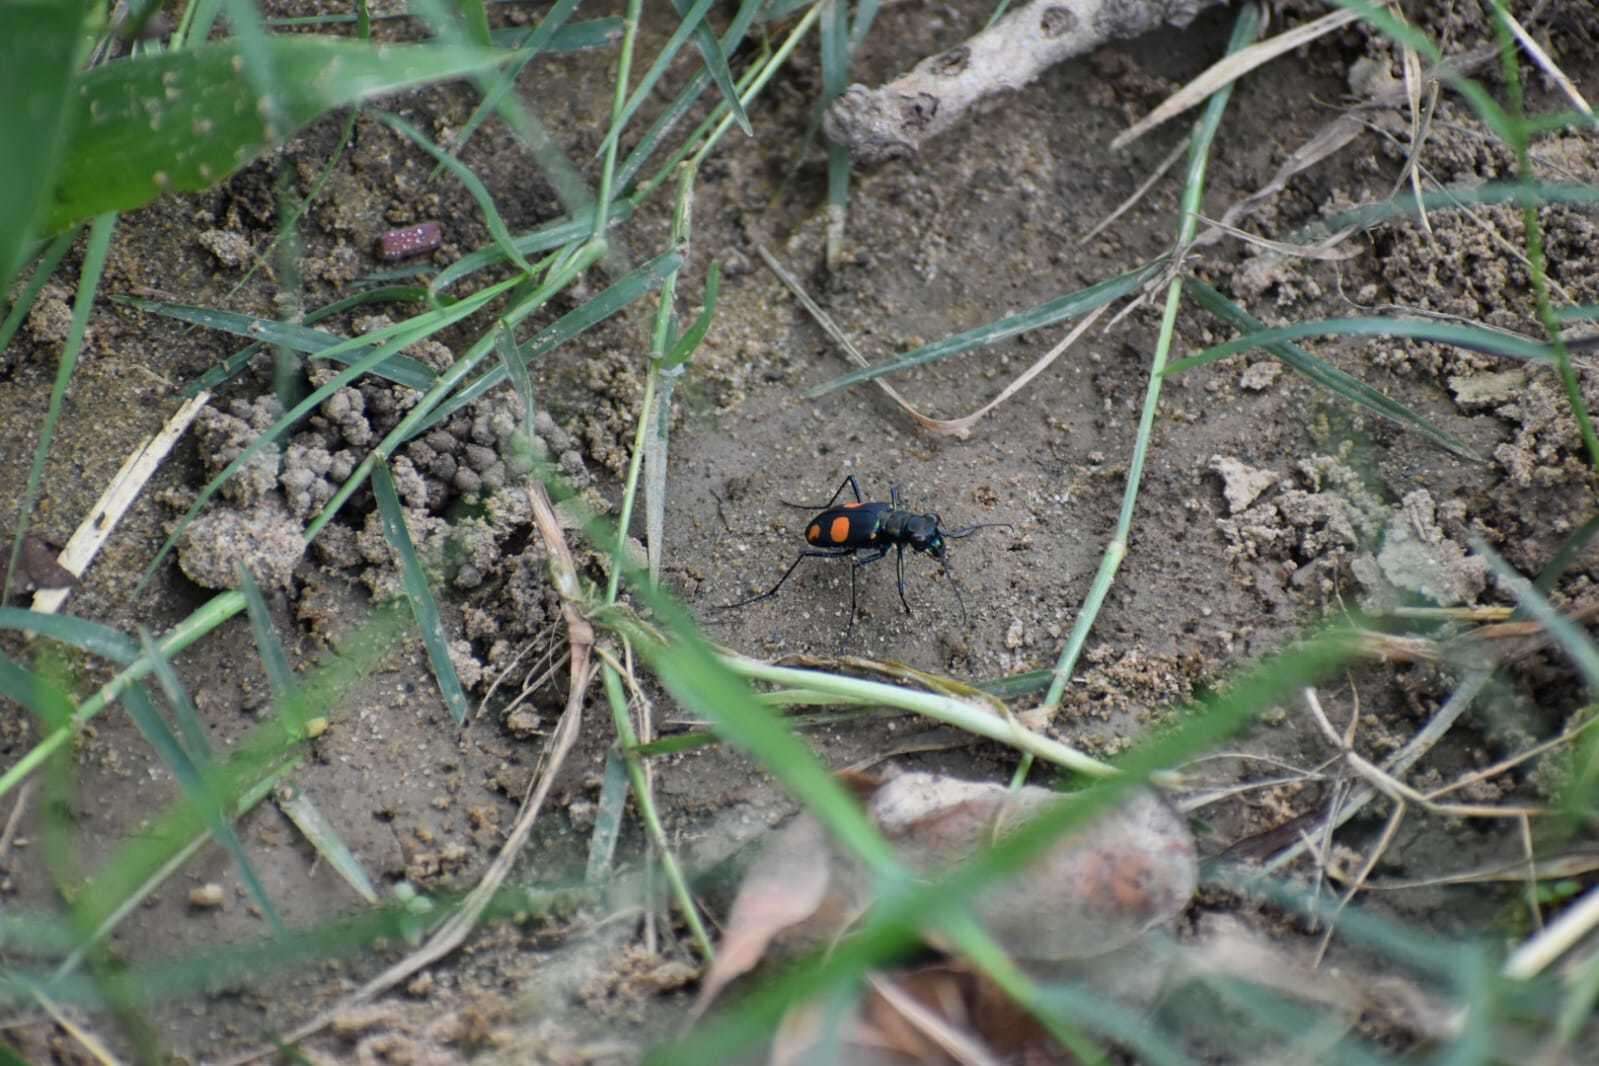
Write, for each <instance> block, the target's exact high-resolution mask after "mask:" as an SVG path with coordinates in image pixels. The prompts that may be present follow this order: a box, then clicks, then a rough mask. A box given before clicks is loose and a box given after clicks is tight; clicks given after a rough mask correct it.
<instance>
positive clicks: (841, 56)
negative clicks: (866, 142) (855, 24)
mask: <svg viewBox="0 0 1599 1066" xmlns="http://www.w3.org/2000/svg"><path fill="white" fill-rule="evenodd" d="M848 15H849V11H848V8H847V7H846V5H845V4H844V3H843V2H842V0H833V2H832V3H829V4H827V6H825V7H824V8H822V20H821V23H820V25H818V26H817V29H816V33H817V38H818V39H819V41H820V42H821V53H822V95H821V99H819V100H818V101H817V105H816V112H815V114H814V116H813V117H812V119H811V129H810V130H809V131H807V133H806V137H805V140H806V144H807V146H808V145H809V144H810V140H811V138H812V137H813V136H814V135H815V131H816V129H817V128H819V127H820V125H821V117H822V115H823V114H825V113H826V111H827V109H828V108H830V107H832V106H833V103H834V101H836V100H837V99H838V98H839V97H840V96H842V95H844V90H845V89H847V88H848V87H849V67H850V44H849V18H848ZM849 178H850V158H849V149H848V148H845V147H844V146H843V145H841V144H834V143H833V142H832V141H828V142H827V237H826V251H825V253H824V254H825V257H826V263H827V269H828V270H829V271H832V270H836V269H837V268H838V265H839V263H840V262H841V261H842V260H843V256H844V226H845V223H846V221H847V220H848V217H849Z"/></svg>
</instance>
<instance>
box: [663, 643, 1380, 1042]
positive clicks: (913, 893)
mask: <svg viewBox="0 0 1599 1066" xmlns="http://www.w3.org/2000/svg"><path fill="white" fill-rule="evenodd" d="M1357 648H1358V637H1357V635H1356V634H1355V633H1354V632H1353V631H1351V630H1348V629H1333V630H1328V631H1326V632H1324V633H1322V634H1321V635H1319V636H1317V637H1316V638H1315V639H1314V640H1311V641H1307V642H1306V643H1304V644H1301V645H1299V646H1297V647H1294V648H1291V649H1289V650H1288V651H1285V652H1283V653H1281V654H1279V655H1276V656H1273V657H1271V658H1270V659H1267V660H1266V661H1264V662H1262V663H1260V664H1258V665H1257V666H1255V667H1254V668H1253V669H1251V670H1249V671H1247V672H1246V673H1245V674H1244V675H1243V676H1242V677H1240V678H1238V679H1236V681H1235V683H1234V684H1231V685H1229V686H1228V688H1227V695H1226V696H1224V697H1221V698H1216V699H1211V700H1206V701H1202V702H1201V703H1199V704H1196V705H1195V706H1194V707H1193V708H1191V709H1190V711H1189V712H1188V713H1186V714H1184V715H1182V716H1181V719H1180V724H1179V725H1178V726H1177V727H1176V728H1174V729H1172V730H1170V731H1169V732H1166V733H1163V734H1162V735H1161V736H1160V737H1159V738H1157V739H1155V740H1152V741H1149V742H1147V743H1144V744H1141V745H1139V746H1138V747H1137V748H1135V749H1134V750H1133V751H1132V752H1130V753H1129V754H1128V755H1127V756H1126V757H1125V758H1124V759H1121V760H1119V761H1118V766H1119V768H1120V769H1121V770H1122V773H1120V774H1118V775H1117V776H1116V777H1113V778H1108V779H1106V780H1104V781H1102V782H1101V783H1100V784H1098V785H1097V786H1095V787H1094V788H1092V789H1090V790H1088V791H1086V792H1080V793H1076V794H1074V795H1073V797H1072V799H1071V801H1070V802H1063V803H1060V804H1058V805H1057V806H1056V807H1055V808H1054V809H1052V810H1050V811H1048V812H1046V813H1045V814H1043V815H1042V816H1041V817H1039V818H1037V819H1034V820H1033V821H1030V822H1028V823H1027V824H1025V825H1023V826H1021V827H1020V828H1018V829H1017V830H1016V831H1015V832H1014V833H1011V834H1009V835H1007V836H1006V837H1005V838H1004V839H1003V840H1002V841H1001V842H999V843H998V844H997V845H995V846H994V847H991V848H989V849H987V850H985V851H983V852H982V853H980V854H979V855H977V856H976V857H975V858H973V859H972V860H971V861H970V862H967V863H965V864H963V865H962V866H961V867H959V868H958V869H956V870H955V871H953V872H951V873H949V874H948V875H946V876H945V877H943V878H941V879H940V880H938V881H936V882H934V883H932V884H923V885H918V886H917V887H915V888H913V889H911V890H909V891H905V892H902V893H898V894H892V895H889V896H886V897H885V898H883V899H882V900H881V902H880V905H879V907H878V908H877V909H876V910H875V911H874V913H873V914H872V915H870V916H869V917H868V918H867V920H866V921H865V922H864V924H863V925H862V926H861V927H860V928H859V929H857V930H856V931H855V932H854V933H853V934H852V935H851V936H849V937H847V938H845V939H843V940H841V941H839V942H838V943H837V944H834V945H830V947H829V949H828V951H827V952H826V954H825V956H820V957H818V958H815V959H813V960H812V961H811V962H809V963H808V964H805V965H802V966H800V967H798V968H796V969H795V970H792V971H790V972H789V973H787V974H785V975H784V976H782V977H779V978H777V979H775V980H773V981H770V982H767V983H765V984H764V985H763V986H762V987H760V988H757V989H755V990H753V991H752V992H751V993H750V995H749V996H748V997H747V998H746V999H745V1000H743V1001H742V1002H741V1003H740V1004H739V1006H738V1008H736V1009H735V1010H734V1011H733V1012H731V1013H730V1016H725V1017H723V1018H720V1019H718V1020H717V1021H715V1022H713V1023H710V1024H701V1025H700V1026H698V1027H696V1029H695V1031H694V1032H693V1033H692V1034H691V1035H690V1036H688V1037H687V1038H685V1039H684V1040H682V1041H680V1042H679V1043H677V1044H675V1045H671V1046H668V1047H666V1048H661V1049H657V1050H656V1051H654V1052H652V1053H651V1054H650V1055H649V1056H647V1057H646V1059H645V1061H646V1063H649V1064H651V1066H677V1064H683V1066H690V1064H699V1063H705V1062H726V1061H731V1060H732V1058H733V1057H734V1056H735V1055H736V1053H737V1052H738V1050H739V1049H741V1048H743V1047H745V1046H747V1045H749V1044H750V1043H752V1042H754V1041H757V1040H761V1039H764V1038H765V1037H767V1036H769V1035H770V1033H771V1031H772V1027H773V1026H775V1025H776V1023H777V1020H778V1018H779V1017H780V1016H781V1015H782V1014H783V1012H785V1011H786V1010H788V1009H789V1008H790V1007H791V1006H792V1005H793V1004H794V1003H798V1002H804V1001H806V1000H808V999H810V998H812V997H813V996H815V995H817V994H819V993H821V992H823V991H824V990H826V989H829V988H833V987H836V986H837V985H838V984H839V983H840V982H842V981H845V980H849V979H852V978H857V977H859V975H860V974H862V973H863V972H865V970H867V969H868V968H870V967H872V966H875V965H877V964H878V963H879V961H880V960H882V959H885V958H891V957H893V956H894V955H895V954H896V953H898V952H900V951H902V950H903V949H904V948H906V947H907V946H909V945H910V944H911V943H912V942H913V941H914V940H915V938H916V931H917V930H918V929H919V928H922V927H924V926H925V925H926V922H927V920H931V919H933V918H934V917H936V916H937V915H940V914H944V913H948V912H950V911H951V910H952V909H953V908H955V907H957V906H958V905H959V901H960V900H963V899H967V898H970V896H971V895H972V894H973V893H975V892H977V891H979V890H980V889H981V888H982V887H983V886H985V885H987V884H991V883H993V882H994V881H996V880H998V879H999V878H1000V877H1002V876H1004V875H1006V874H1007V873H1010V872H1012V871H1014V870H1016V869H1019V868H1020V867H1021V866H1022V865H1024V864H1025V863H1026V862H1027V861H1028V860H1030V859H1032V858H1033V857H1034V856H1036V855H1038V854H1040V853H1041V852H1042V851H1043V850H1044V849H1045V848H1047V847H1049V846H1050V845H1052V844H1053V843H1055V842H1056V841H1058V840H1060V839H1062V838H1063V837H1064V836H1065V835H1066V833H1067V832H1069V831H1070V830H1071V829H1072V828H1073V827H1075V826H1079V825H1082V824H1084V823H1086V822H1087V821H1088V820H1089V819H1090V818H1092V817H1093V816H1095V815H1096V814H1098V813H1100V812H1101V811H1103V810H1106V809H1108V808H1109V807H1110V806H1111V805H1112V804H1113V803H1114V802H1115V801H1116V800H1117V799H1118V798H1119V797H1121V796H1122V795H1124V794H1125V793H1126V792H1127V790H1129V789H1132V788H1135V787H1138V786H1139V785H1141V784H1142V783H1143V782H1145V781H1147V780H1148V779H1149V778H1150V777H1151V776H1152V775H1153V774H1154V773H1156V772H1157V771H1158V770H1160V769H1163V768H1166V767H1170V766H1174V765H1176V764H1178V763H1180V762H1182V761H1183V760H1185V759H1187V758H1188V757H1190V756H1191V755H1192V754H1193V753H1195V752H1197V751H1200V750H1203V749H1205V748H1208V747H1210V746H1212V745H1214V744H1216V743H1218V742H1219V741H1221V740H1222V739H1224V738H1225V737H1227V736H1229V735H1231V734H1232V733H1233V732H1236V731H1237V730H1238V729H1240V728H1242V727H1243V726H1244V725H1245V724H1246V723H1247V722H1248V721H1250V720H1251V719H1252V718H1253V717H1254V716H1255V715H1256V714H1258V713H1259V712H1261V711H1263V710H1265V709H1266V708H1268V707H1271V706H1274V705H1276V704H1277V703H1280V702H1282V701H1283V700H1285V699H1287V698H1288V697H1289V696H1290V695H1291V694H1292V693H1293V692H1294V691H1296V690H1297V689H1299V688H1301V687H1303V686H1304V685H1306V684H1309V683H1312V682H1313V681H1314V679H1317V678H1320V677H1324V676H1326V675H1327V674H1328V673H1329V672H1331V671H1332V670H1334V669H1336V668H1337V667H1338V666H1339V665H1340V664H1341V663H1343V662H1345V661H1347V660H1348V659H1349V658H1351V657H1353V656H1354V655H1355V654H1356V653H1357ZM732 707H733V705H731V704H730V705H726V706H725V709H724V711H722V712H721V713H720V714H718V715H717V721H718V724H719V725H721V726H723V727H724V728H726V729H727V730H728V731H729V733H730V735H742V734H743V733H744V726H745V724H746V723H745V722H744V720H743V719H744V717H745V716H744V714H743V712H742V708H741V709H740V711H739V712H738V713H737V714H735V713H734V712H733V710H732ZM735 717H736V718H738V719H739V721H737V722H735V721H733V719H734V718H735ZM774 754H775V753H774ZM762 761H763V762H767V759H766V758H765V756H764V755H763V759H762ZM767 765H768V767H769V768H770V769H772V770H773V772H774V773H781V769H780V768H779V767H778V766H775V765H774V764H772V763H770V762H767ZM1040 1006H1041V1007H1042V1006H1043V1004H1040Z"/></svg>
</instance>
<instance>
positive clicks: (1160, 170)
mask: <svg viewBox="0 0 1599 1066" xmlns="http://www.w3.org/2000/svg"><path fill="white" fill-rule="evenodd" d="M1187 154H1188V142H1187V141H1186V140H1183V141H1178V142H1177V143H1176V145H1174V146H1173V147H1172V150H1171V151H1169V152H1167V153H1166V158H1165V159H1162V160H1161V161H1160V162H1159V163H1157V164H1156V165H1155V169H1154V170H1152V171H1150V173H1149V177H1147V178H1145V179H1144V180H1143V181H1142V182H1140V183H1139V186H1138V188H1136V189H1134V190H1133V194H1132V195H1131V196H1129V197H1128V198H1127V199H1125V200H1123V201H1122V202H1121V203H1119V204H1117V205H1116V210H1114V211H1112V212H1111V213H1110V214H1108V215H1106V216H1105V217H1104V218H1102V219H1100V220H1099V224H1098V225H1096V226H1095V227H1094V228H1093V229H1091V230H1089V231H1088V232H1087V233H1085V234H1083V235H1082V236H1081V237H1079V238H1077V243H1078V244H1087V243H1088V242H1089V241H1091V240H1093V239H1094V238H1095V237H1097V236H1099V235H1100V234H1101V233H1103V232H1104V231H1105V227H1106V226H1109V225H1110V224H1111V223H1112V222H1115V221H1116V220H1117V219H1118V218H1121V217H1122V216H1123V215H1125V214H1126V213H1127V212H1128V211H1131V210H1132V208H1133V205H1135V204H1137V203H1138V201H1140V200H1142V199H1143V198H1144V197H1145V196H1147V195H1148V194H1149V190H1150V189H1153V188H1154V187H1155V183H1156V182H1157V181H1159V180H1160V179H1161V177H1162V176H1163V175H1165V173H1166V172H1167V171H1168V170H1170V169H1171V168H1172V167H1174V166H1176V165H1177V160H1179V159H1181V158H1182V157H1183V156H1185V155H1187Z"/></svg>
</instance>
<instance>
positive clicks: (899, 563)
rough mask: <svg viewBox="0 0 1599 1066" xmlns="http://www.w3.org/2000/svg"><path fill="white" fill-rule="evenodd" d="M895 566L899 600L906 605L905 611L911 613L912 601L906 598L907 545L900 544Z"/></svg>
mask: <svg viewBox="0 0 1599 1066" xmlns="http://www.w3.org/2000/svg"><path fill="white" fill-rule="evenodd" d="M894 568H895V570H896V571H897V576H898V578H899V602H900V603H903V604H904V605H905V613H906V614H910V613H911V603H910V601H909V600H907V599H906V598H905V545H903V544H901V545H899V557H898V558H897V559H895V560H894Z"/></svg>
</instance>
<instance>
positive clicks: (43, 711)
mask: <svg viewBox="0 0 1599 1066" xmlns="http://www.w3.org/2000/svg"><path fill="white" fill-rule="evenodd" d="M0 696H4V697H5V698H6V699H8V700H12V701H14V702H16V703H20V704H21V705H22V706H23V708H24V709H25V710H27V711H29V712H30V713H32V714H33V716H34V717H35V718H38V719H39V721H40V722H41V723H42V724H43V725H44V726H45V727H46V728H49V729H59V728H61V726H62V725H63V724H64V723H66V722H68V721H70V720H71V718H72V700H71V699H69V698H68V697H67V694H66V693H65V692H63V691H61V689H60V688H59V687H58V686H57V685H56V684H55V683H54V682H53V681H50V680H48V679H47V678H45V677H43V676H41V675H39V674H36V673H34V672H33V671H32V670H29V669H28V668H27V667H25V666H18V665H17V664H16V663H14V662H12V661H11V660H10V659H8V658H6V657H5V656H4V655H0Z"/></svg>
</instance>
